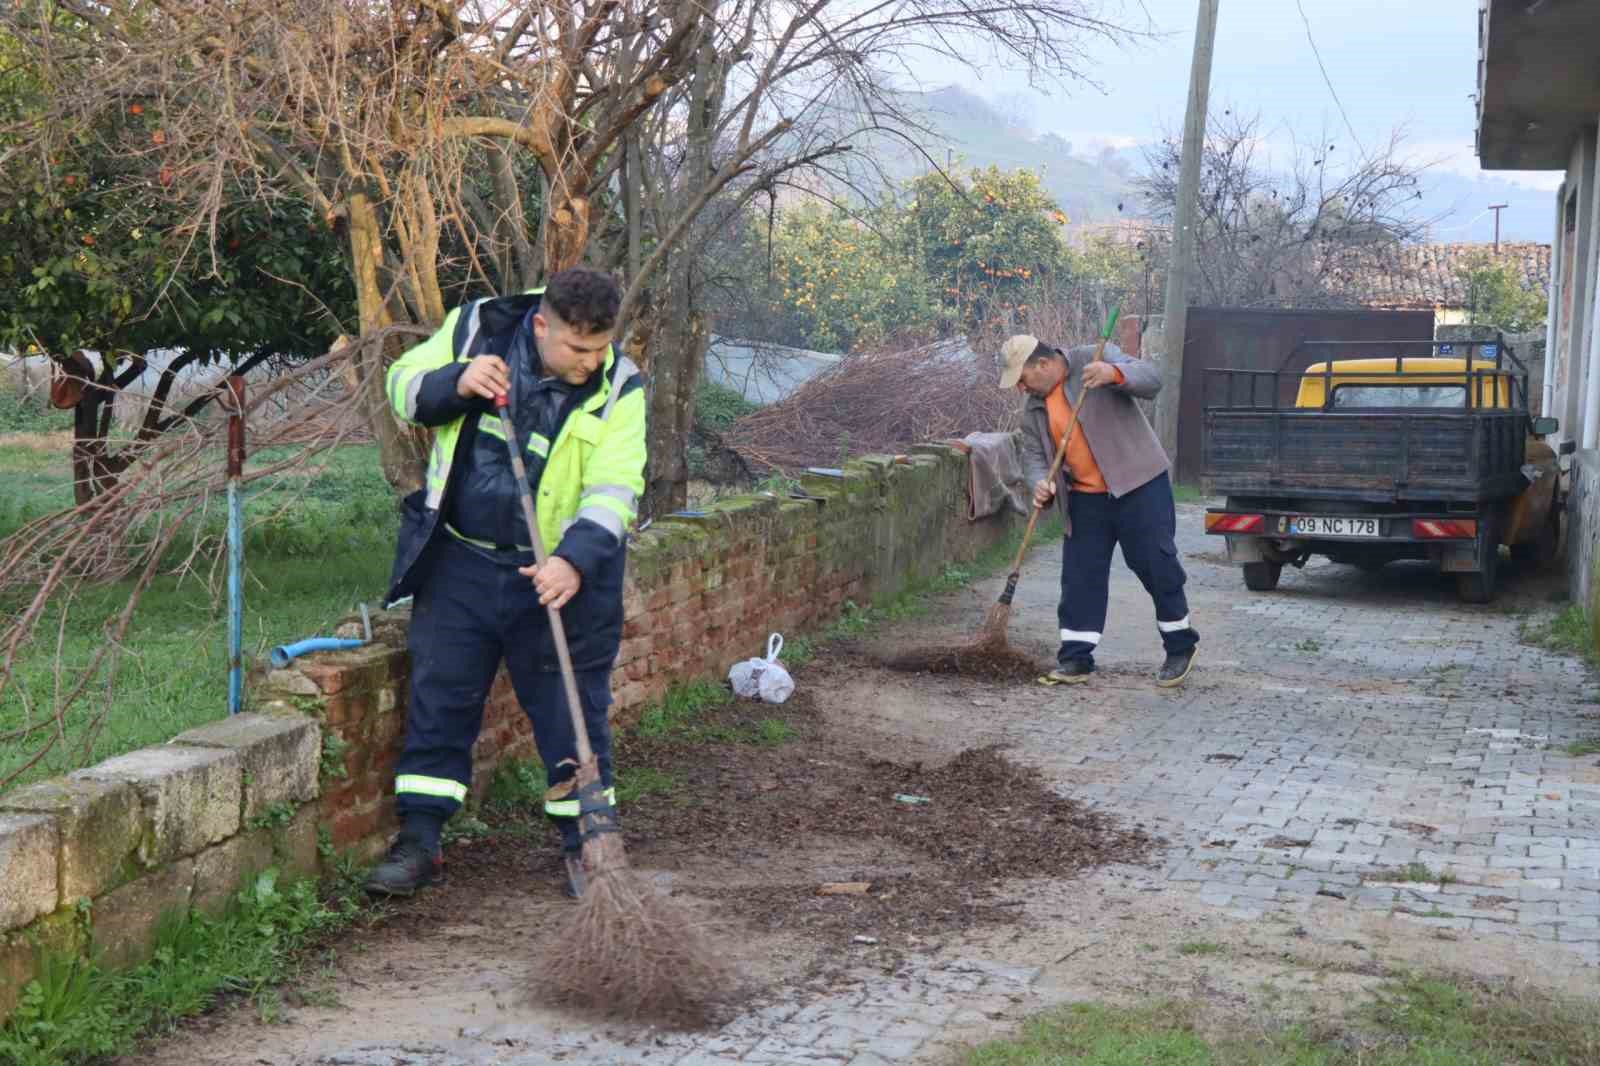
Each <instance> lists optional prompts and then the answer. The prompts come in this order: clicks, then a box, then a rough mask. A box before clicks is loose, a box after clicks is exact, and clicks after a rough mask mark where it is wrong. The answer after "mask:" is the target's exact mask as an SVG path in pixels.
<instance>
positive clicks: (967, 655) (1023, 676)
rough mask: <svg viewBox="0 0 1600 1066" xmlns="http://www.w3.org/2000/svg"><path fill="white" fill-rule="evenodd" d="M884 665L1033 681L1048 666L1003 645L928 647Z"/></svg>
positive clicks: (909, 671)
mask: <svg viewBox="0 0 1600 1066" xmlns="http://www.w3.org/2000/svg"><path fill="white" fill-rule="evenodd" d="M883 665H884V666H887V667H888V668H889V669H891V670H898V671H899V672H900V673H903V674H958V675H960V676H962V677H973V678H977V679H978V680H980V681H1033V680H1035V679H1037V678H1038V677H1039V675H1040V674H1042V673H1044V672H1045V670H1046V669H1048V668H1047V667H1041V666H1040V665H1039V664H1038V663H1037V662H1035V661H1034V660H1033V658H1032V657H1031V656H1027V655H1024V654H1022V653H1021V652H1019V651H1017V650H1016V649H1014V648H1009V647H1006V646H1004V645H1002V646H1000V647H984V646H982V645H971V646H968V647H960V646H956V647H950V648H926V649H921V650H918V651H913V652H908V653H906V654H903V655H896V656H894V657H892V658H888V659H885V660H884V662H883Z"/></svg>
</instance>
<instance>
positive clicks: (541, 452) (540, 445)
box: [528, 433, 550, 459]
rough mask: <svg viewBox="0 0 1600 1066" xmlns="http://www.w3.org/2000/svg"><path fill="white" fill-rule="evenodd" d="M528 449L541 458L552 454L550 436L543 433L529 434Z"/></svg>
mask: <svg viewBox="0 0 1600 1066" xmlns="http://www.w3.org/2000/svg"><path fill="white" fill-rule="evenodd" d="M528 450H529V451H530V452H532V453H533V454H534V455H537V456H538V457H539V458H541V459H547V458H549V456H550V438H549V437H547V436H545V435H544V434H543V433H530V434H528Z"/></svg>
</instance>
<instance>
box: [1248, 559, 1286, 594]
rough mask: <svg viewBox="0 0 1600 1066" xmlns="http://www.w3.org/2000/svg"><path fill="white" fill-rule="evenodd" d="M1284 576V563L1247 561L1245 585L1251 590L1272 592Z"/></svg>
mask: <svg viewBox="0 0 1600 1066" xmlns="http://www.w3.org/2000/svg"><path fill="white" fill-rule="evenodd" d="M1282 576H1283V564H1282V563H1245V564H1244V587H1245V588H1247V589H1249V590H1250V591H1251V592H1271V591H1272V590H1273V589H1275V588H1277V587H1278V578H1280V577H1282Z"/></svg>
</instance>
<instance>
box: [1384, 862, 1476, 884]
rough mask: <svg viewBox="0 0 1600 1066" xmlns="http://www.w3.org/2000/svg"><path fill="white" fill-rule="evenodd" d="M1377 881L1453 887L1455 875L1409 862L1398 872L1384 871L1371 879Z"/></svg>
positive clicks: (1422, 864) (1419, 863)
mask: <svg viewBox="0 0 1600 1066" xmlns="http://www.w3.org/2000/svg"><path fill="white" fill-rule="evenodd" d="M1371 880H1377V881H1403V882H1405V883H1406V884H1428V885H1453V884H1455V882H1456V875H1455V874H1453V873H1451V872H1450V871H1449V870H1433V869H1430V868H1429V866H1428V864H1427V863H1421V862H1411V863H1407V864H1406V865H1404V866H1402V867H1400V868H1399V869H1398V870H1385V871H1383V873H1381V874H1379V875H1377V876H1375V877H1374V878H1371Z"/></svg>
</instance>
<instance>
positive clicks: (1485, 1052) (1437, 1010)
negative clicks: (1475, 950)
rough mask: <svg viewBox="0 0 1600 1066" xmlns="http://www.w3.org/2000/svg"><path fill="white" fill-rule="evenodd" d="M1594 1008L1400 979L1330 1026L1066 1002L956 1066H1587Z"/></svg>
mask: <svg viewBox="0 0 1600 1066" xmlns="http://www.w3.org/2000/svg"><path fill="white" fill-rule="evenodd" d="M1597 1056H1600V1021H1597V1020H1596V1018H1595V1014H1594V1011H1593V1009H1592V1006H1591V1005H1589V1004H1587V1003H1578V1002H1569V1001H1567V1000H1564V999H1561V998H1560V997H1556V996H1552V995H1549V994H1545V993H1537V994H1536V993H1532V992H1526V991H1522V990H1519V989H1515V988H1512V987H1510V986H1501V987H1494V988H1491V987H1488V986H1485V985H1477V984H1473V983H1470V982H1467V981H1452V980H1446V979H1438V978H1424V977H1407V978H1403V979H1400V980H1396V981H1392V982H1389V983H1388V984H1386V985H1385V986H1383V988H1382V989H1381V991H1380V992H1379V994H1378V995H1377V997H1376V999H1375V1000H1374V1001H1372V1002H1371V1003H1369V1004H1367V1005H1365V1006H1363V1007H1361V1008H1359V1009H1357V1010H1355V1011H1353V1012H1352V1013H1351V1014H1350V1015H1348V1016H1347V1017H1346V1018H1345V1019H1344V1020H1343V1021H1342V1022H1340V1023H1339V1024H1338V1025H1337V1026H1334V1025H1333V1024H1331V1023H1329V1022H1327V1021H1324V1020H1323V1019H1321V1018H1316V1019H1313V1021H1312V1022H1311V1023H1309V1024H1302V1025H1290V1026H1286V1027H1283V1028H1281V1029H1277V1030H1271V1029H1266V1030H1263V1029H1262V1028H1261V1027H1260V1025H1259V1022H1258V1021H1257V1020H1255V1019H1249V1020H1240V1021H1239V1022H1238V1023H1237V1024H1235V1025H1234V1026H1232V1027H1229V1026H1227V1025H1221V1024H1212V1025H1202V1024H1201V1023H1200V1022H1199V1020H1198V1018H1197V1012H1196V1011H1195V1010H1193V1009H1192V1008H1190V1007H1188V1006H1187V1005H1185V1004H1182V1003H1156V1004H1150V1005H1146V1006H1141V1007H1133V1008H1122V1007H1106V1006H1101V1005H1098V1004H1076V1005H1073V1006H1070V1007H1067V1008H1064V1009H1061V1010H1057V1011H1052V1012H1050V1013H1048V1014H1045V1015H1042V1016H1040V1017H1038V1018H1036V1019H1034V1020H1033V1021H1030V1022H1028V1023H1027V1024H1026V1025H1025V1026H1024V1027H1023V1030H1022V1032H1021V1033H1020V1034H1018V1035H1017V1036H1016V1037H1013V1038H1011V1039H1006V1040H996V1041H991V1042H989V1043H986V1044H984V1045H982V1046H980V1047H977V1048H974V1049H972V1050H971V1051H970V1052H968V1054H967V1055H966V1057H965V1059H964V1060H963V1061H964V1062H965V1064H966V1066H1068V1064H1071V1066H1586V1064H1591V1063H1594V1062H1596V1061H1600V1058H1597Z"/></svg>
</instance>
